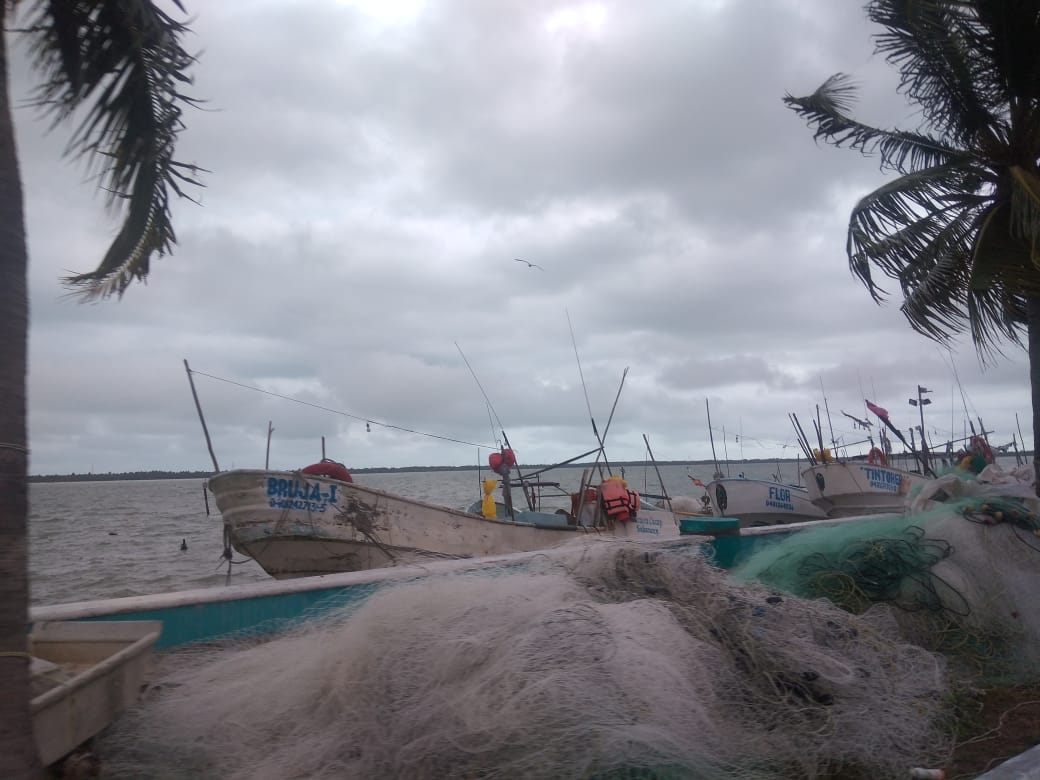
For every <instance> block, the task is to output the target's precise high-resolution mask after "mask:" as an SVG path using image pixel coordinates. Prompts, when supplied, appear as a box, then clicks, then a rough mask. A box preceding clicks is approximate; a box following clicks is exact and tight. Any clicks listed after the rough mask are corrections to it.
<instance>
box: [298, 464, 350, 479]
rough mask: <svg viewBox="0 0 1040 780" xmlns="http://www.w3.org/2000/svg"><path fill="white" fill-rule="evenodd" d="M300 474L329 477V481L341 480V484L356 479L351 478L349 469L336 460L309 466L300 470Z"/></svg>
mask: <svg viewBox="0 0 1040 780" xmlns="http://www.w3.org/2000/svg"><path fill="white" fill-rule="evenodd" d="M300 472H301V473H302V474H311V475H313V476H315V477H328V478H329V479H335V480H339V481H340V482H353V481H354V478H353V477H352V476H350V472H349V471H347V467H346V466H344V465H343V464H342V463H337V462H336V461H334V460H322V461H319V462H317V463H312V464H311V465H309V466H304V467H303V468H302V469H300Z"/></svg>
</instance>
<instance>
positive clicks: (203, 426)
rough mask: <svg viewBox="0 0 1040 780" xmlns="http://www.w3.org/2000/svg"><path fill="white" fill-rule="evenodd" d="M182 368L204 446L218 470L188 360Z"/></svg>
mask: <svg viewBox="0 0 1040 780" xmlns="http://www.w3.org/2000/svg"><path fill="white" fill-rule="evenodd" d="M184 370H185V371H187V372H188V384H189V385H191V397H192V398H194V399H195V411H197V412H198V413H199V422H200V423H202V434H203V435H204V436H205V437H206V447H208V448H209V456H210V458H212V459H213V470H214V471H220V466H219V465H218V464H217V456H216V455H214V454H213V442H211V441H210V439H209V430H208V429H207V428H206V418H205V417H203V416H202V405H201V404H200V403H199V394H198V393H196V392H195V380H194V379H192V377H191V368H190V367H189V366H188V360H187V358H185V360H184Z"/></svg>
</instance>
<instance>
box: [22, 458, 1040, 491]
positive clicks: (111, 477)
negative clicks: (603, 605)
mask: <svg viewBox="0 0 1040 780" xmlns="http://www.w3.org/2000/svg"><path fill="white" fill-rule="evenodd" d="M1019 455H1021V456H1023V457H1026V458H1032V457H1033V452H1032V451H1031V450H1030V451H1028V452H1021V451H1020V452H1019ZM1000 457H1002V458H1013V457H1014V454H1013V453H1001V455H1000ZM865 458H866V455H863V456H861V457H859V458H855V457H854V458H849V460H864V459H865ZM799 461H801V462H804V461H805V458H744V459H742V460H729V461H722V460H720V461H719V465H720V466H721V465H725V464H727V463H728V464H730V465H735V464H738V463H797V462H799ZM593 465H595V464H593V463H592V462H591V461H590V462H587V463H568V464H566V465H562V466H561V465H556V464H551V463H532V464H526V463H525V464H523V465H522V467H521V468H522V469H523V471H524V472H531V471H538V470H540V469H549V468H560V469H580V468H589V467H591V466H593ZM601 465H602V464H601ZM610 465H611V467H615V468H620V467H622V466H623V467H625V468H626V469H629V468H643V467H646V468H653V467H654V465H657V466H712V465H714V461H711V460H660V461H657V462H656V464H654V463H649V462H647V461H642V460H639V461H634V460H633V461H620V462H613V461H611V463H610ZM350 471H351V473H352V474H398V473H407V472H428V471H489V469H488V467H487V466H476V465H466V466H397V467H394V466H369V467H365V468H351V469H350ZM211 476H213V472H212V471H129V472H106V473H98V474H94V473H90V474H34V475H32V476H30V477H29V482H31V483H37V482H128V481H133V480H157V479H209V478H210V477H211Z"/></svg>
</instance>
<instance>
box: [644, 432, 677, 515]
mask: <svg viewBox="0 0 1040 780" xmlns="http://www.w3.org/2000/svg"><path fill="white" fill-rule="evenodd" d="M643 442H644V443H645V444H646V453H647V455H649V456H650V462H651V463H653V464H654V471H656V472H657V481H658V482H659V483H660V484H661V492H662V493H664V500H665V501H667V502H668V511H669V512H671V511H672V499H670V498H669V497H668V488H666V487H665V486H664V480H663V479H661V469H659V468H657V460H656V459H655V458H654V452H653V450H651V449H650V439H648V438H647V437H646V434H645V433H644V434H643Z"/></svg>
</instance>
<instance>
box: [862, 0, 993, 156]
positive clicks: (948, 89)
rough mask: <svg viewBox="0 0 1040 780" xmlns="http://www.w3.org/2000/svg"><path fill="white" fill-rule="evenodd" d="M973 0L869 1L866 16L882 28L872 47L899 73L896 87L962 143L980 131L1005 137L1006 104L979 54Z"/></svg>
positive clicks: (972, 142)
mask: <svg viewBox="0 0 1040 780" xmlns="http://www.w3.org/2000/svg"><path fill="white" fill-rule="evenodd" d="M973 6H974V4H973V3H963V2H956V1H951V0H872V2H871V3H870V4H869V5H868V7H867V15H868V17H869V18H870V19H871V20H872V21H874V22H876V23H877V24H879V25H881V26H882V27H884V28H885V32H883V33H881V34H879V35H877V36H875V42H876V44H875V51H876V52H877V53H878V54H882V55H884V56H885V59H886V60H888V62H890V63H891V64H892V65H894V66H895V67H896V68H897V69H898V70H899V73H900V91H901V92H903V93H904V94H906V95H907V97H909V98H910V99H911V100H912V101H913V102H915V103H917V104H918V105H919V106H920V107H921V109H922V112H923V114H924V117H925V119H926V121H927V122H928V124H929V125H930V126H931V127H933V128H935V129H937V130H938V131H939V132H940V133H941V134H942V135H943V137H949V138H953V139H955V140H956V142H957V143H958V144H959V145H961V146H963V147H973V146H977V145H978V144H979V142H980V136H988V137H1001V138H1006V136H1007V133H1008V123H1007V117H1006V110H1007V109H1006V106H1007V103H1006V101H1005V100H1004V99H1003V91H1002V90H1001V89H999V87H998V86H997V85H996V84H995V83H994V78H993V68H992V64H991V63H989V62H988V61H987V59H986V58H985V57H982V56H979V55H980V46H979V42H980V36H981V35H982V30H981V27H980V25H979V23H978V18H977V15H976V13H975V10H974V7H973Z"/></svg>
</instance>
